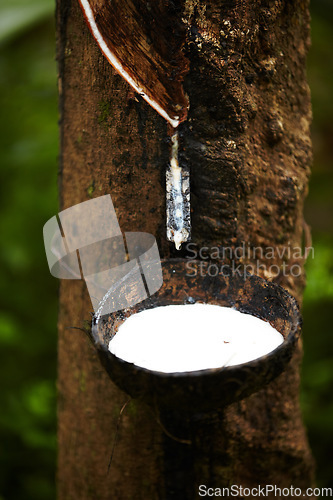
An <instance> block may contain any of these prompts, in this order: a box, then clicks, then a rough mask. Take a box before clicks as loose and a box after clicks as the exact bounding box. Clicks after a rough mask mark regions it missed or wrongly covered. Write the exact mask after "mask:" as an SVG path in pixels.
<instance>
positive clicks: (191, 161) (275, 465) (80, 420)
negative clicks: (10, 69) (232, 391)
mask: <svg viewBox="0 0 333 500" xmlns="http://www.w3.org/2000/svg"><path fill="white" fill-rule="evenodd" d="M185 3H186V5H185V6H184V14H183V17H184V20H185V23H186V25H187V27H188V33H189V36H188V43H187V46H186V51H187V52H186V55H187V57H188V58H189V61H190V71H189V73H188V75H187V77H186V81H185V83H184V87H185V90H186V92H187V94H188V96H189V100H190V110H189V116H188V120H187V121H186V122H185V123H184V124H183V125H182V128H181V134H182V153H181V156H182V161H183V162H186V163H187V164H188V165H189V166H190V169H191V196H192V199H191V203H192V241H193V242H195V244H196V249H199V248H200V247H203V246H205V247H210V248H212V247H222V246H230V247H232V248H236V247H237V246H240V245H242V244H243V242H245V243H246V245H250V246H251V247H260V248H261V249H263V250H265V249H266V250H267V248H269V247H274V248H277V249H280V250H281V251H282V250H283V248H285V247H286V246H289V247H301V246H302V241H303V227H304V223H303V215H302V213H303V202H304V197H305V195H306V192H307V182H308V176H309V165H310V163H311V144H310V136H309V125H310V119H311V111H310V97H309V89H308V85H307V82H306V74H305V58H306V53H307V48H308V45H309V13H308V1H307V0H294V1H293V2H289V1H287V0H270V1H268V0H260V1H257V2H253V1H251V0H239V1H236V2H230V1H213V0H211V1H208V2H203V1H201V0H187V1H186V2H185ZM57 17H58V63H59V92H60V110H61V156H60V177H59V179H60V180H59V184H60V200H61V209H65V208H67V207H70V206H72V205H75V204H77V203H80V202H82V201H85V200H87V199H89V197H96V196H100V195H104V194H107V193H110V194H111V196H112V200H113V203H114V206H115V209H116V212H117V215H118V218H119V222H120V226H121V228H122V230H123V231H146V232H149V233H152V234H153V235H155V237H156V238H157V241H158V244H159V249H160V254H161V256H162V257H165V258H167V257H170V256H175V255H178V254H177V252H176V250H175V249H174V248H173V246H172V244H171V243H169V242H167V241H166V233H165V168H166V165H167V163H168V154H169V143H168V133H167V125H166V122H165V120H164V119H163V118H161V117H160V116H159V115H158V114H157V113H156V112H155V111H154V110H153V109H151V108H150V107H149V106H148V105H147V103H146V102H144V101H143V100H142V99H141V98H140V97H138V96H137V95H136V94H133V92H132V91H131V89H130V88H129V86H128V85H127V83H126V82H125V81H124V80H123V79H122V78H121V77H120V76H118V75H117V74H116V73H115V71H113V69H112V68H111V67H110V65H109V64H108V63H107V61H106V60H105V59H104V57H103V56H102V55H101V53H100V51H99V49H98V47H97V45H96V43H95V42H94V40H93V38H92V36H91V34H90V32H89V30H88V28H87V26H86V24H85V22H84V18H83V15H82V13H81V11H80V9H79V6H78V3H77V2H76V1H75V0H58V9H57ZM124 43H126V41H124ZM259 254H260V252H259ZM180 255H183V256H184V255H185V250H183V251H182V253H181V254H180ZM233 258H234V260H235V262H236V263H237V264H238V263H239V262H238V261H237V256H234V257H233ZM240 260H242V259H240ZM250 260H251V259H250ZM252 260H253V259H252ZM258 260H259V263H260V265H261V266H262V267H261V268H260V269H259V270H258V272H259V274H262V275H263V276H264V277H266V278H271V279H274V278H275V279H276V280H278V281H279V283H280V284H282V285H283V286H284V287H286V288H287V289H289V291H290V292H291V293H292V294H294V295H295V296H296V298H297V299H298V300H299V301H300V300H301V295H302V291H303V287H304V276H303V272H302V273H301V274H300V275H299V276H293V274H298V273H296V272H295V273H291V272H290V270H291V266H292V265H294V264H295V259H294V256H293V254H292V255H291V256H289V257H288V258H287V257H284V258H283V257H281V258H280V257H278V256H277V255H276V253H275V255H274V256H272V255H271V254H268V253H267V252H266V253H265V252H263V253H262V255H259V256H258ZM296 260H297V258H296ZM243 262H245V263H246V259H243ZM283 262H285V264H284V265H285V271H284V272H283V273H280V274H279V276H278V277H274V273H275V271H276V268H272V267H271V266H272V264H277V265H278V266H280V267H282V265H283ZM297 264H300V265H302V260H299V261H297ZM264 266H266V267H264ZM288 270H289V272H288ZM91 310H92V309H91V305H90V301H89V298H88V294H87V292H86V289H85V284H84V282H83V281H63V282H62V283H61V290H60V314H59V379H58V387H59V467H58V496H59V499H61V500H69V499H73V500H77V499H78V498H80V500H85V499H100V500H106V499H110V498H115V499H119V500H125V499H130V500H132V499H134V498H147V499H148V498H149V499H157V498H161V499H169V498H184V499H185V498H186V499H187V498H189V499H190V498H196V497H197V491H198V485H199V484H207V485H209V486H212V487H218V486H225V485H226V482H227V483H228V482H229V483H230V484H241V485H243V486H250V487H251V486H256V485H258V484H276V485H278V486H280V487H289V486H290V485H294V486H295V487H296V486H298V487H301V488H306V487H309V486H310V485H311V484H312V481H313V477H312V467H313V464H312V458H311V454H310V452H309V449H308V444H307V440H306V436H305V432H304V428H303V425H302V420H301V414H300V409H299V401H298V399H299V366H300V360H301V347H299V349H298V350H297V352H296V354H295V356H294V358H293V360H292V362H291V363H290V365H289V367H288V369H287V370H286V372H285V373H284V374H282V375H281V376H280V377H279V378H278V379H277V380H276V381H274V382H273V383H271V384H270V385H269V386H268V387H267V388H266V389H265V390H262V391H261V392H260V393H257V394H255V395H253V396H251V397H250V398H248V399H246V400H243V401H241V402H240V403H237V404H234V405H233V406H231V407H229V408H228V409H227V411H226V414H225V417H224V420H222V419H221V420H220V421H219V420H218V419H217V421H215V422H214V424H211V425H207V426H206V427H203V428H202V429H201V434H199V436H198V440H197V441H198V442H197V447H196V449H191V450H190V451H189V450H188V448H186V447H188V446H189V445H186V444H183V445H181V444H180V443H178V442H173V441H172V439H170V438H169V437H167V436H165V434H164V432H163V430H162V428H161V426H160V425H159V423H158V422H157V421H156V419H155V417H154V416H153V415H152V413H151V412H150V411H149V410H148V409H146V408H145V407H143V406H142V405H141V404H139V403H136V402H134V401H132V402H130V403H129V404H128V406H127V407H126V408H125V410H124V411H123V414H122V417H121V421H120V424H119V432H118V439H117V444H116V446H115V450H114V454H113V460H112V464H111V468H110V472H109V473H108V464H109V460H110V455H111V451H112V447H113V442H114V439H115V434H116V428H117V422H118V417H119V414H120V410H121V408H122V406H123V405H124V403H125V402H126V401H127V399H128V397H127V396H126V395H125V394H124V393H122V392H121V391H120V390H119V389H117V388H116V387H115V386H114V385H113V384H112V383H111V382H110V380H109V379H108V377H107V375H106V374H105V373H104V371H103V369H102V368H101V366H100V363H99V361H98V359H97V356H96V353H95V351H94V349H93V347H92V346H91V345H90V343H89V341H88V339H87V338H86V337H85V335H84V334H83V333H81V332H79V331H78V330H72V329H69V327H73V326H76V327H80V326H82V324H83V322H84V320H90V317H91V316H90V313H91ZM225 436H227V437H228V440H227V444H226V441H225ZM189 461H190V462H191V464H189ZM226 478H227V479H226ZM222 483H223V484H222Z"/></svg>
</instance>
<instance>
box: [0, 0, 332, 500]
mask: <svg viewBox="0 0 333 500" xmlns="http://www.w3.org/2000/svg"><path fill="white" fill-rule="evenodd" d="M311 11H312V19H313V20H312V43H313V45H312V48H311V51H310V54H309V58H308V75H309V81H310V86H311V89H312V98H313V112H314V123H313V142H314V153H315V160H314V166H313V175H312V178H311V182H310V194H309V197H308V199H307V204H306V215H305V218H306V221H307V222H308V224H310V226H312V232H313V243H314V246H315V258H314V259H313V260H310V261H309V262H308V264H307V275H308V286H307V289H306V292H305V296H304V310H303V315H304V337H303V338H304V350H305V355H304V362H303V382H302V394H301V401H302V408H303V414H304V420H305V423H306V425H307V428H308V435H309V440H310V443H311V446H312V449H313V452H314V455H315V458H316V461H317V479H318V485H319V486H331V487H333V473H332V472H333V453H332V450H333V326H332V325H333V260H332V256H333V254H332V249H333V196H332V193H333V168H332V161H333V140H332V138H333V99H332V89H333V58H332V46H333V2H332V0H314V1H313V4H312V6H311ZM54 32H55V27H54V4H53V0H0V109H1V122H0V128H1V131H0V151H1V160H0V162H1V183H0V193H1V196H0V205H1V217H0V231H1V234H2V245H1V249H0V273H1V274H0V297H1V308H0V379H1V393H0V500H39V499H40V500H48V499H52V498H55V480H54V476H55V464H56V386H55V379H56V323H57V289H58V280H56V279H54V278H52V277H51V276H50V273H49V270H48V267H47V263H46V258H45V253H44V247H43V240H42V227H43V224H44V223H45V222H46V221H47V220H48V219H49V218H50V217H52V216H53V215H54V214H55V213H57V211H58V200H57V155H58V128H57V127H58V126H57V120H58V111H57V88H56V63H55V35H54Z"/></svg>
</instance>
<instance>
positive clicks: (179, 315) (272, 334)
mask: <svg viewBox="0 0 333 500" xmlns="http://www.w3.org/2000/svg"><path fill="white" fill-rule="evenodd" d="M282 342H283V337H282V335H281V334H280V333H279V332H278V331H277V330H275V329H274V328H273V327H272V326H271V325H270V324H269V323H267V322H266V321H263V320H261V319H259V318H256V317H254V316H251V315H249V314H244V313H241V312H239V311H237V310H235V309H232V308H229V307H221V306H217V305H211V304H192V305H169V306H163V307H156V308H154V309H147V310H145V311H142V312H140V313H137V314H133V315H132V316H130V317H129V318H128V319H127V320H126V321H125V322H124V323H123V324H122V325H121V326H120V328H119V331H118V332H117V333H116V335H115V336H114V338H113V339H112V340H111V341H110V344H109V350H110V351H111V352H112V353H113V354H115V355H116V356H117V357H119V358H122V359H124V360H125V361H128V362H130V363H134V364H135V365H137V366H141V367H143V368H148V369H150V370H155V371H160V372H165V373H173V372H189V371H193V370H203V369H207V368H220V367H222V366H233V365H238V364H241V363H247V362H249V361H252V360H254V359H257V358H259V357H261V356H263V355H265V354H268V353H269V352H271V351H273V350H274V349H275V348H276V347H278V346H279V345H280V344H282Z"/></svg>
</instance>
